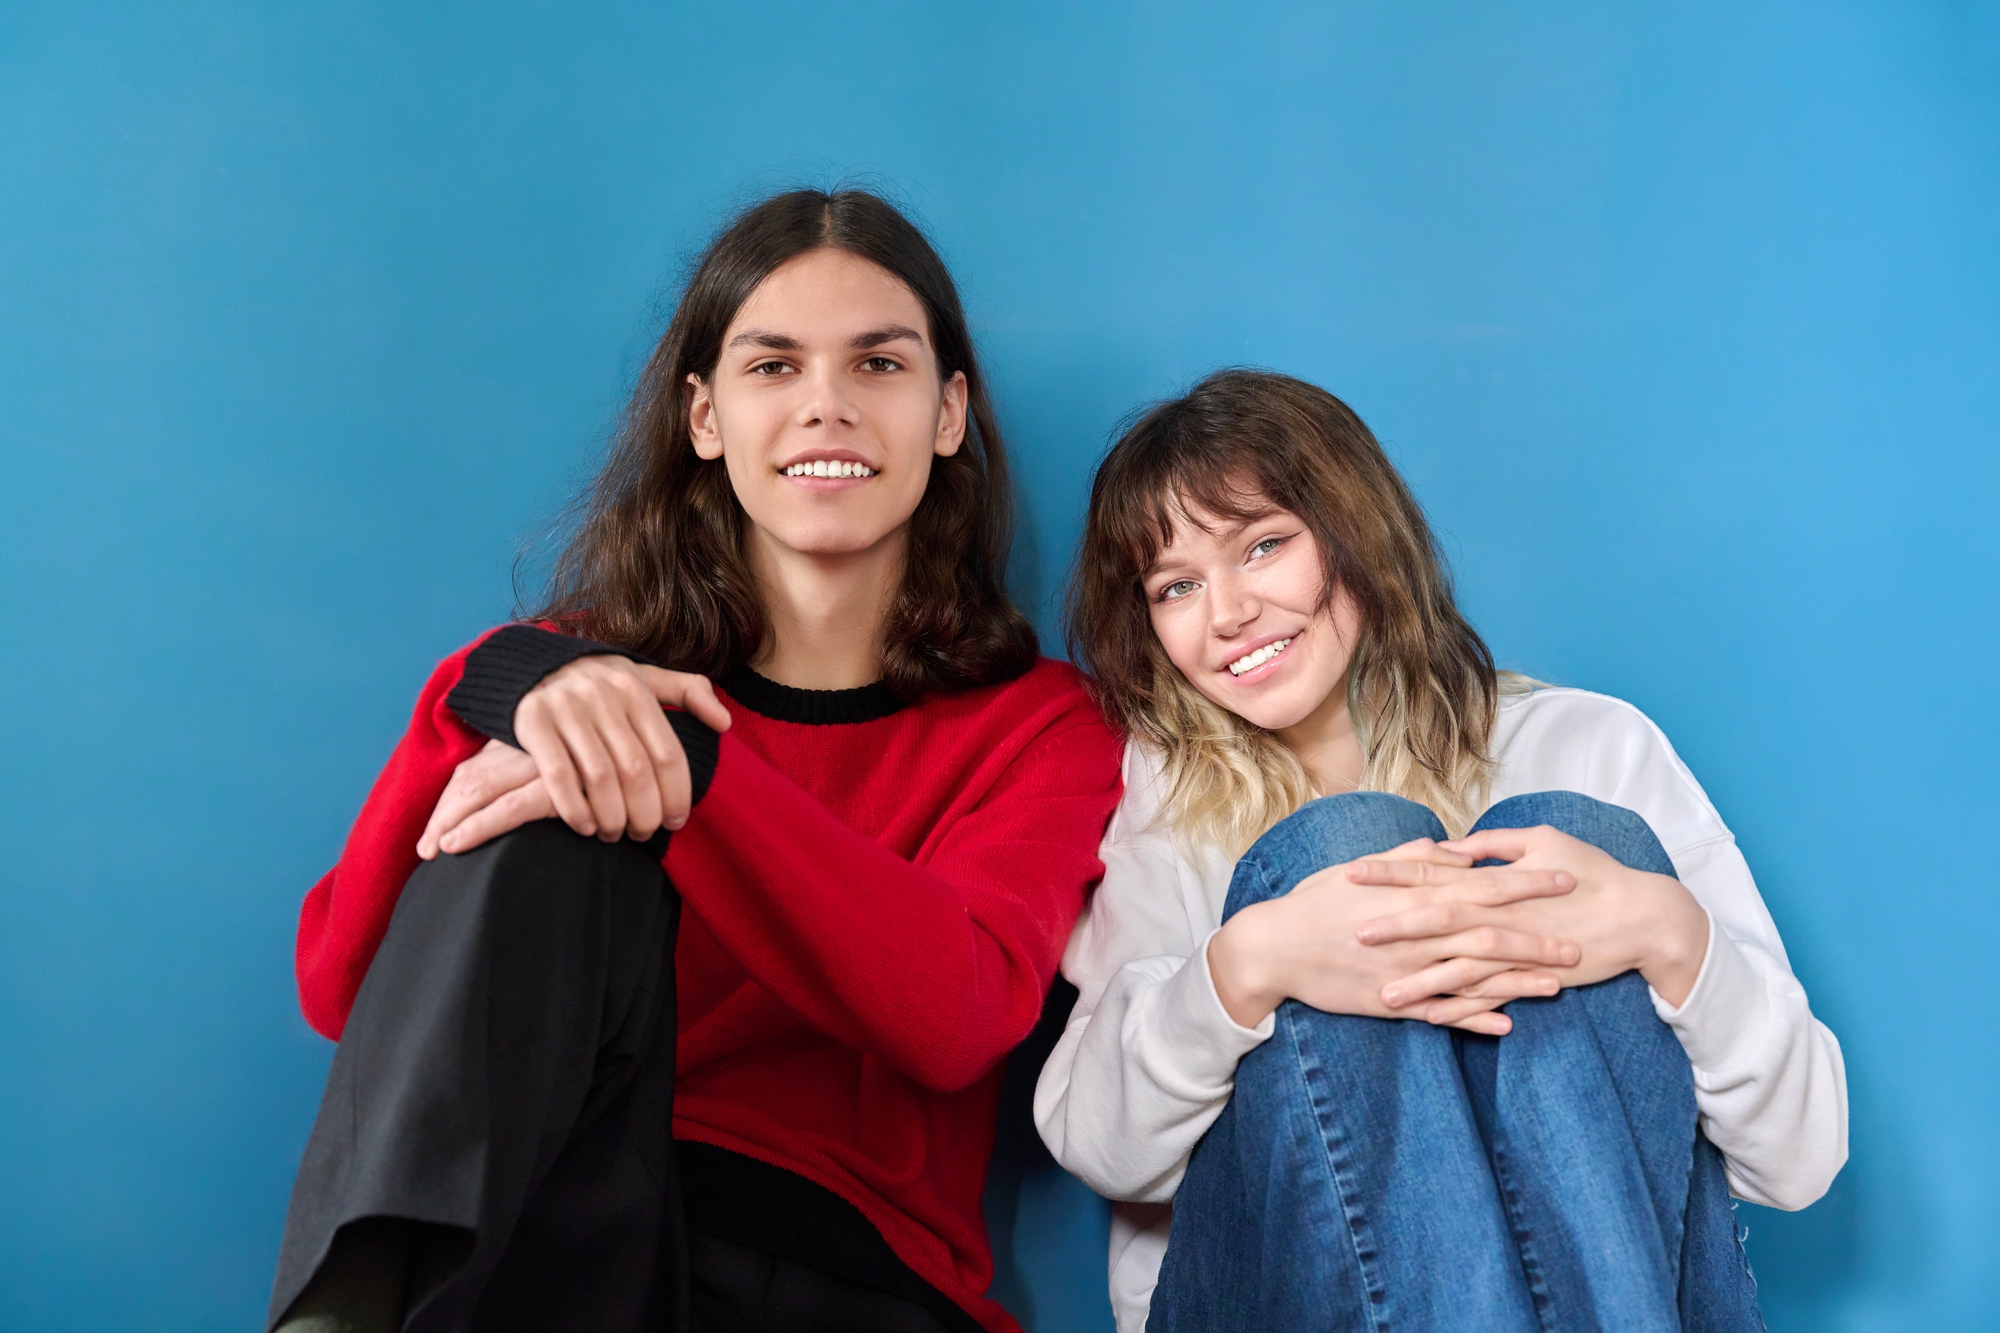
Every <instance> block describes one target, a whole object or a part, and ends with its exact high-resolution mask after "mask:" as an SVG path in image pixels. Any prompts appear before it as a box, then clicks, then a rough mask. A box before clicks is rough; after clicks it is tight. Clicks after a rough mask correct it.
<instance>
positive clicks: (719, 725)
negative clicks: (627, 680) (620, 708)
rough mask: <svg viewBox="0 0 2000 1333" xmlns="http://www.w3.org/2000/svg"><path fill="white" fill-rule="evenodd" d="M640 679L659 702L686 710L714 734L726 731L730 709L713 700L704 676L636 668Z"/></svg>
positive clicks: (713, 690)
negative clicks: (711, 729) (712, 730)
mask: <svg viewBox="0 0 2000 1333" xmlns="http://www.w3.org/2000/svg"><path fill="white" fill-rule="evenodd" d="M639 679H640V680H641V681H643V682H645V685H646V688H648V689H650V690H651V691H652V692H653V697H654V698H656V699H658V700H659V701H660V702H661V703H663V704H672V705H673V706H674V707H675V708H685V709H686V710H687V711H688V712H690V713H693V714H694V715H695V716H696V717H698V718H700V719H701V720H702V721H703V722H705V723H707V724H708V725H709V726H710V727H711V728H713V729H714V730H716V731H727V730H729V710H728V709H727V708H724V707H723V706H722V700H720V699H718V698H716V696H715V686H714V685H712V684H710V683H709V679H708V677H707V676H697V675H693V674H691V673H689V672H686V671H667V670H664V669H662V668H660V667H652V666H642V667H640V668H639Z"/></svg>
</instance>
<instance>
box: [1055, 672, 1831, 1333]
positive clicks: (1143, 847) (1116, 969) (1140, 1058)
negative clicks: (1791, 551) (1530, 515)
mask: <svg viewBox="0 0 2000 1333" xmlns="http://www.w3.org/2000/svg"><path fill="white" fill-rule="evenodd" d="M1493 754H1494V758H1495V760H1496V765H1495V774H1494V782H1493V788H1492V793H1491V795H1490V797H1489V799H1490V800H1491V801H1500V800H1504V799H1505V798H1507V797H1509V796H1517V795H1521V794H1523V793H1526V792H1537V791H1557V790H1563V791H1574V792H1580V793H1582V794H1583V795H1586V796H1591V797H1595V798H1596V799H1598V800H1601V801H1608V802H1610V803H1611V804H1613V805H1622V806H1624V807H1626V808H1627V809H1630V810H1633V811H1635V812H1637V813H1638V814H1639V815H1640V816H1642V817H1643V818H1644V819H1645V820H1646V822H1647V823H1648V824H1649V825H1651V827H1652V829H1653V832H1654V833H1655V834H1656V835H1658V837H1659V839H1660V843H1661V845H1662V846H1663V847H1665V848H1666V851H1667V854H1668V855H1669V856H1670V857H1671V858H1672V859H1673V863H1674V869H1675V871H1676V872H1677V873H1678V875H1679V878H1680V881H1681V883H1683V884H1684V885H1686V886H1687V889H1688V891H1689V892H1690V893H1692V894H1693V895H1694V896H1695V899H1696V901H1698V902H1699V903H1700V904H1701V905H1702V906H1703V907H1704V908H1705V909H1706V910H1707V912H1708V917H1709V923H1710V928H1709V936H1708V938H1709V945H1708V954H1707V956H1706V957H1705V958H1704V960H1703V962H1702V968H1701V973H1700V975H1699V976H1698V977H1697V978H1696V980H1695V985H1694V989H1693V990H1692V991H1690V992H1689V993H1688V997H1687V1000H1686V1001H1685V1002H1684V1003H1683V1004H1682V1005H1681V1006H1680V1008H1678V1009H1675V1008H1673V1007H1672V1006H1670V1005H1668V1004H1667V1003H1666V1002H1665V1001H1663V1000H1662V999H1661V998H1660V997H1659V995H1658V994H1657V993H1655V994H1654V995H1653V1007H1654V1008H1655V1009H1656V1010H1657V1011H1658V1012H1659V1015H1660V1017H1661V1018H1662V1019H1663V1020H1664V1021H1665V1022H1666V1023H1667V1024H1668V1025H1669V1026H1671V1027H1672V1028H1673V1030H1674V1034H1675V1035H1676V1036H1678V1037H1679V1038H1680V1042H1681V1046H1682V1047H1683V1048H1684V1049H1685V1050H1686V1051H1687V1055H1688V1059H1689V1061H1690V1062H1692V1064H1693V1066H1694V1084H1695V1100H1696V1103H1697V1104H1698V1105H1699V1107H1700V1112H1701V1127H1702V1130H1703V1131H1704V1132H1705V1133H1706V1134H1707V1135H1708V1138H1709V1141H1710V1142H1711V1143H1713V1144H1714V1145H1715V1146H1716V1147H1717V1148H1719V1149H1721V1151H1722V1153H1723V1156H1724V1157H1725V1158H1726V1159H1727V1161H1728V1173H1729V1186H1730V1189H1731V1191H1732V1192H1733V1193H1735V1194H1736V1195H1737V1196H1738V1197H1740V1198H1744V1199H1748V1200H1750V1201H1752V1202H1754V1203H1761V1204H1768V1205H1770V1206H1772V1207H1776V1208H1785V1209H1796V1208H1803V1207H1805V1206H1806V1205H1807V1204H1809V1203H1811V1202H1812V1201H1813V1200H1815V1199H1817V1198H1819V1197H1820V1195H1822V1194H1824V1193H1825V1192H1826V1189H1827V1187H1828V1186H1829V1185H1830V1184H1832V1182H1833V1177H1834V1175H1835V1173H1836V1172H1838V1171H1839V1170H1840V1167H1841V1164H1842V1163H1844V1162H1845V1161H1846V1160H1847V1078H1846V1072H1845V1070H1844V1068H1843V1066H1842V1064H1841V1057H1840V1044H1839V1043H1838V1042H1837V1041H1835V1040H1834V1036H1833V1034H1832V1033H1831V1032H1829V1031H1827V1029H1826V1027H1825V1026H1824V1025H1823V1024H1821V1023H1820V1022H1819V1021H1818V1020H1816V1019H1815V1018H1814V1017H1813V1015H1812V1010H1811V1009H1810V1008H1809V1007H1808V1005H1807V1003H1806V994H1805V991H1804V989H1803V988H1801V987H1800V985H1799V983H1798V980H1797V978H1795V977H1793V975H1792V970H1791V965H1790V964H1789V963H1788V962H1787V961H1786V959H1785V946H1784V945H1783V944H1782V943H1781V942H1780V941H1779V939H1778V931H1777V927H1776V926H1774V925H1773V924H1772V922H1771V914H1770V913H1769V912H1768V911H1767V910H1765V907H1764V900H1763V899H1762V898H1761V897H1759V896H1758V893H1757V886H1756V884H1755V882H1754V881H1752V879H1751V878H1750V868H1749V867H1748V866H1747V865H1745V864H1744V861H1743V855H1742V853H1740V852H1739V851H1737V849H1736V840H1735V838H1734V837H1732V836H1731V834H1730V832H1729V830H1728V828H1727V827H1725V826H1724V825H1723V822H1722V819H1721V817H1720V816H1719V815H1717V814H1716V812H1715V807H1714V806H1712V805H1710V804H1709V801H1708V797H1707V796H1706V795H1704V794H1703V792H1702V790H1701V787H1700V786H1699V785H1698V784H1696V782H1695V780H1694V776H1693V775H1692V774H1690V773H1689V772H1688V770H1687V766H1686V765H1684V764H1682V763H1681V761H1680V758H1679V756H1677V755H1676V754H1675V753H1674V750H1673V747H1672V746H1671V745H1669V744H1668V743H1667V738H1666V737H1665V736H1664V735H1662V734H1661V732H1660V729H1659V728H1658V727H1656V726H1654V725H1653V723H1652V721H1651V720H1650V719H1649V718H1647V717H1646V716H1645V714H1643V713H1641V712H1640V711H1639V710H1638V709H1636V708H1634V707H1632V706H1631V705H1630V704H1628V703H1624V702H1622V701H1620V700H1617V699H1611V698H1607V697H1606V696H1604V695H1601V694H1591V693H1589V692H1587V691H1584V690H1570V689H1542V690H1536V691H1535V692H1534V693H1532V694H1516V695H1505V696H1503V697H1502V699H1501V703H1500V711H1499V716H1498V718H1497V720H1496V722H1495V726H1494V732H1493ZM1163 795H1164V790H1163V786H1162V782H1161V775H1160V765H1159V761H1158V758H1157V756H1156V755H1154V754H1153V753H1152V752H1150V751H1148V750H1146V749H1143V748H1141V747H1138V746H1136V745H1135V746H1128V747H1127V749H1126V754H1125V798H1124V800H1123V801H1122V802H1121V803H1120V805H1119V807H1118V810H1117V813H1116V814H1114V815H1113V816H1112V820H1111V825H1110V827H1109V828H1108V829H1107V830H1106V833H1105V839H1104V847H1103V851H1102V856H1103V859H1104V879H1103V882H1102V883H1101V884H1099V886H1098V888H1097V892H1096V894H1095V895H1094V896H1093V898H1092V899H1091V903H1090V906H1089V908H1088V910H1086V911H1085V913H1084V915H1083V917H1082V919H1081V920H1079V921H1078V922H1077V925H1076V930H1075V932H1074V933H1073V934H1072V935H1071V936H1070V941H1069V947H1068V949H1067V950H1066V951H1065V953H1064V955H1063V975H1064V976H1066V977H1068V978H1069V980H1070V981H1071V982H1072V983H1073V984H1074V985H1075V986H1076V988H1077V989H1078V991H1079V992H1081V994H1080V996H1079V998H1078V1000H1077V1004H1076V1009H1075V1011H1074V1012H1073V1013H1071V1015H1070V1019H1069V1026H1068V1028H1067V1029H1066V1030H1065V1031H1064V1033H1063V1036H1062V1040H1061V1042H1060V1043H1058V1044H1057V1046H1056V1048H1055V1051H1054V1053H1053V1054H1051V1055H1050V1057H1049V1060H1048V1063H1047V1064H1046V1065H1045V1066H1043V1068H1042V1074H1041V1080H1040V1082H1039V1084H1038V1085H1037V1087H1036V1089H1035V1122H1036V1124H1037V1125H1039V1126H1040V1128H1041V1132H1042V1138H1043V1139H1044V1140H1045V1141H1046V1142H1047V1143H1048V1145H1049V1151H1050V1152H1052V1153H1054V1154H1055V1158H1056V1160H1057V1161H1058V1162H1061V1163H1062V1164H1063V1165H1064V1166H1065V1167H1067V1168H1068V1169H1069V1170H1071V1171H1073V1172H1075V1173H1076V1174H1077V1175H1078V1176H1079V1177H1081V1178H1082V1179H1083V1181H1084V1182H1085V1183H1086V1184H1088V1185H1089V1186H1090V1187H1091V1188H1092V1189H1095V1190H1096V1191H1097V1192H1098V1193H1100V1194H1103V1195H1106V1196H1107V1197H1109V1198H1111V1199H1113V1200H1120V1201H1122V1202H1119V1203H1117V1204H1116V1205H1115V1207H1114V1214H1113V1221H1112V1232H1111V1257H1110V1265H1111V1303H1112V1306H1113V1308H1114V1309H1115V1310H1116V1312H1117V1316H1118V1328H1119V1333H1138V1331H1139V1330H1141V1329H1143V1328H1144V1326H1145V1322H1146V1312H1147V1308H1148V1306H1149V1304H1150V1302H1151V1300H1152V1294H1153V1287H1154V1284H1155V1283H1156V1282H1157V1281H1158V1278H1159V1271H1160V1259H1161V1256H1163V1255H1164V1254H1165V1253H1166V1246H1167V1229H1168V1225H1169V1223H1170V1221H1171V1213H1172V1210H1171V1207H1170V1205H1169V1203H1168V1201H1169V1200H1171V1199H1172V1198H1173V1196H1174V1190H1175V1189H1176V1188H1178V1187H1179V1185H1180V1180H1181V1173H1182V1172H1183V1171H1184V1170H1185V1169H1186V1167H1187V1161H1188V1155H1189V1154H1190V1153H1191V1152H1193V1150H1194V1145H1195V1143H1196V1141H1198V1140H1199V1139H1200V1138H1201V1136H1202V1135H1203V1134H1204V1133H1205V1132H1207V1130H1208V1127H1209V1126H1210V1125H1211V1124H1213V1123H1214V1122H1215V1118H1216V1117H1217V1116H1218V1115H1220V1114H1221V1113H1222V1107H1223V1104H1224V1103H1225V1102H1227V1101H1228V1100H1229V1094H1230V1090H1231V1089H1232V1088H1233V1087H1234V1085H1235V1078H1236V1062H1237V1061H1238V1060H1241V1059H1242V1058H1243V1057H1244V1055H1246V1054H1247V1053H1248V1052H1250V1051H1251V1050H1253V1049H1255V1048H1256V1047H1257V1046H1258V1045H1260V1044H1261V1043H1262V1042H1263V1041H1264V1040H1265V1039H1266V1038H1268V1037H1269V1036H1270V1035H1271V1032H1272V1025H1273V1022H1274V1020H1273V1019H1272V1018H1266V1019H1265V1020H1264V1022H1263V1023H1262V1024H1261V1025H1260V1026H1259V1027H1257V1028H1255V1029H1251V1028H1244V1027H1240V1026H1238V1025H1237V1024H1236V1023H1235V1022H1234V1021H1233V1020H1232V1019H1231V1018H1230V1017H1229V1015H1228V1013H1227V1012H1225V1011H1224V1009H1223V1008H1222V1003H1221V1001H1220V1000H1219V999H1217V998H1216V994H1215V983H1214V980H1213V979H1212V978H1211V977H1210V975H1209V971H1208V941H1209V938H1210V937H1211V936H1212V935H1213V934H1214V933H1215V931H1216V929H1217V927H1218V926H1219V925H1220V923H1221V917H1222V904H1223V898H1224V896H1225V894H1226V893H1227V891H1228V888H1229V878H1230V874H1231V872H1232V871H1233V870H1234V863H1233V861H1232V859H1231V858H1229V857H1228V856H1226V855H1223V854H1221V853H1219V852H1218V853H1215V854H1212V855H1208V856H1206V857H1196V858H1193V859H1190V858H1189V857H1188V856H1187V855H1185V854H1184V853H1183V852H1182V851H1181V850H1180V849H1179V848H1178V847H1177V845H1176V844H1175V842H1174V839H1173V836H1172V834H1171V833H1170V831H1169V830H1168V829H1167V828H1166V826H1165V822H1164V820H1162V819H1160V818H1159V817H1158V815H1159V811H1160V806H1161V801H1162V797H1163ZM1502 1040H1504V1038H1503V1039H1502Z"/></svg>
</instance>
